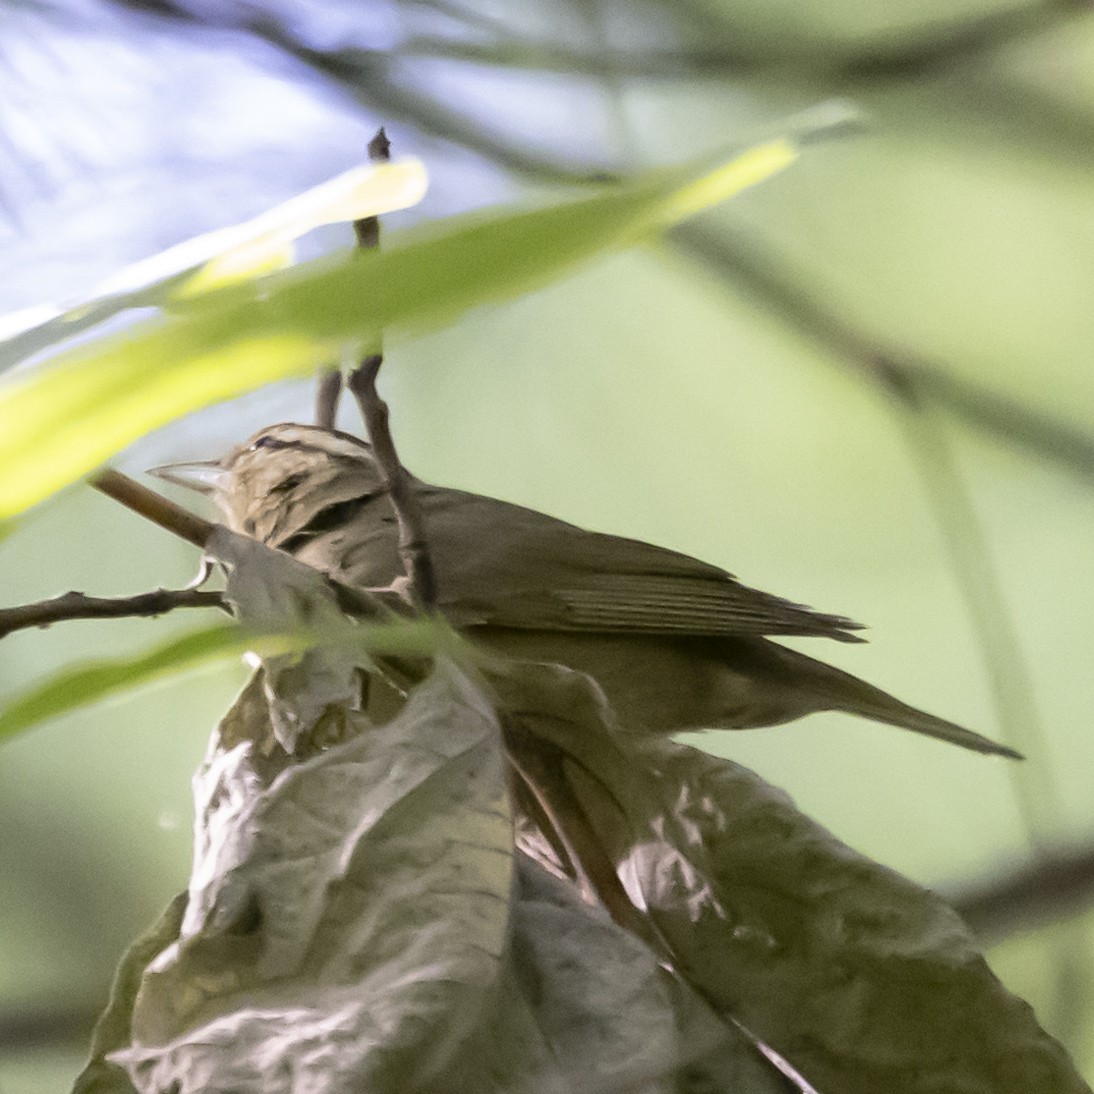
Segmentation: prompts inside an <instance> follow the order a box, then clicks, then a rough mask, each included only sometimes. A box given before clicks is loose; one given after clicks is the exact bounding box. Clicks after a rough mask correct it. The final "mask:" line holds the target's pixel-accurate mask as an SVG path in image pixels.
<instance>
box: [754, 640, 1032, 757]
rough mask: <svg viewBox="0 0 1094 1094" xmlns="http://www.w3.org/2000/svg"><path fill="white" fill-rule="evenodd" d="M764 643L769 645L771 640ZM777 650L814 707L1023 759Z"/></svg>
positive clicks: (870, 688)
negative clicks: (805, 683) (810, 698)
mask: <svg viewBox="0 0 1094 1094" xmlns="http://www.w3.org/2000/svg"><path fill="white" fill-rule="evenodd" d="M768 645H769V646H773V645H774V643H768ZM778 651H779V654H778V656H779V660H780V661H782V663H783V670H784V671H786V670H787V669H789V668H791V662H792V665H793V667H792V672H791V676H792V678H797V679H798V680H801V681H803V682H804V681H805V680H808V681H809V684H808V689H809V692H810V693H811V694H812V695H813V696H814V697H815V699H816V700H817V705H816V707H815V708H814V709H827V710H842V711H846V712H847V713H848V714H857V715H859V716H860V717H862V718H869V719H871V720H872V721H875V722H884V723H885V724H886V725H891V726H897V727H899V728H900V729H909V730H911V731H912V732H913V733H922V734H924V735H925V736H927V737H934V738H936V739H937V740H940V741H949V742H950V744H955V745H960V747H961V748H968V749H971V750H972V751H973V752H983V753H986V754H988V755H992V756H1007V757H1009V758H1010V759H1012V760H1023V759H1025V757H1024V756H1023V755H1022V754H1021V753H1020V752H1017V751H1015V750H1014V749H1013V748H1010V747H1008V746H1007V745H1003V744H999V743H998V742H997V741H993V740H991V739H990V738H989V737H984V736H982V735H981V734H979V733H974V732H973V731H972V730H971V729H966V728H965V727H964V726H959V725H957V723H956V722H948V721H946V719H945V718H936V717H935V716H934V715H933V714H928V713H927V712H926V711H925V710H919V709H918V708H917V707H913V706H909V705H908V704H907V703H902V702H901V701H900V700H899V699H897V698H895V697H894V696H892V695H890V694H889V693H888V692H886V691H882V690H881V688H876V687H874V685H873V684H868V683H866V681H865V680H860V679H859V678H858V677H857V676H852V675H851V674H850V673H849V672H843V671H841V670H840V669H836V668H833V667H832V666H831V665H826V664H824V662H822V661H815V660H813V658H811V657H806V656H805V654H801V653H797V652H796V651H793V650H789V649H787V648H786V647H785V646H779V647H778Z"/></svg>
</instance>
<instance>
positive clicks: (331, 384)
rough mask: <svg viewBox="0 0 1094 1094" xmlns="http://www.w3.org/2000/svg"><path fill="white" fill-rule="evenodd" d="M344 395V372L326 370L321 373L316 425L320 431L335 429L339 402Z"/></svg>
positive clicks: (316, 396) (316, 407) (317, 396)
mask: <svg viewBox="0 0 1094 1094" xmlns="http://www.w3.org/2000/svg"><path fill="white" fill-rule="evenodd" d="M341 395H342V370H341V369H340V368H331V369H325V370H323V371H322V372H320V373H319V389H318V391H316V393H315V424H316V425H317V426H319V428H320V429H333V428H334V423H335V419H336V418H337V417H338V400H339V398H340V397H341Z"/></svg>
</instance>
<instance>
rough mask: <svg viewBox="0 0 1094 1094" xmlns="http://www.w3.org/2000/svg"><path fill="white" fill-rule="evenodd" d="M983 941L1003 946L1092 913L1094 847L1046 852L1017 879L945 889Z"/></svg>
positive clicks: (1016, 875) (1014, 876) (1016, 874)
mask: <svg viewBox="0 0 1094 1094" xmlns="http://www.w3.org/2000/svg"><path fill="white" fill-rule="evenodd" d="M941 892H942V893H943V894H944V895H945V897H946V899H947V900H948V901H949V903H950V904H951V905H952V906H953V907H954V908H955V909H956V910H957V912H958V914H959V915H960V916H961V918H962V919H964V921H965V922H966V923H967V924H968V925H969V926H970V927H971V928H972V930H973V931H975V932H976V934H977V936H978V937H979V938H980V939H981V941H983V942H986V943H990V942H999V941H1002V940H1003V939H1005V938H1009V937H1011V936H1012V935H1015V934H1018V933H1019V932H1021V931H1025V930H1029V929H1031V928H1033V927H1037V926H1041V925H1044V924H1046V923H1051V922H1058V921H1059V920H1062V919H1066V918H1068V917H1070V916H1075V915H1079V914H1080V913H1082V912H1085V911H1087V910H1089V908H1090V905H1091V902H1092V901H1094V847H1083V848H1080V849H1078V850H1074V851H1064V850H1052V851H1050V852H1044V853H1042V855H1041V856H1040V857H1039V858H1038V859H1037V860H1036V861H1034V862H1032V863H1030V864H1028V865H1023V866H1020V867H1019V868H1018V869H1016V870H1014V871H1013V872H1012V873H1009V874H1005V875H1004V876H1002V877H998V878H994V879H992V880H990V881H986V882H983V883H982V884H980V885H970V884H968V883H964V884H962V885H960V886H958V885H952V886H947V887H945V888H942V889H941Z"/></svg>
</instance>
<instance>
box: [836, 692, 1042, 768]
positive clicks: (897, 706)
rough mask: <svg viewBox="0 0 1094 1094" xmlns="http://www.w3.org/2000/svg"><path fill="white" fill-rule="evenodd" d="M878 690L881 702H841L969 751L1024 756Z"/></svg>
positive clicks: (866, 715)
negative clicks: (884, 700)
mask: <svg viewBox="0 0 1094 1094" xmlns="http://www.w3.org/2000/svg"><path fill="white" fill-rule="evenodd" d="M880 694H881V695H883V696H885V699H886V700H887V702H885V703H884V704H870V705H866V704H854V705H848V706H845V707H844V708H843V709H844V710H846V711H848V712H849V713H851V714H859V715H861V716H862V717H864V718H872V719H873V720H874V721H875V722H885V723H886V724H887V725H891V726H899V727H900V728H901V729H910V730H911V731H912V732H913V733H922V734H924V735H926V736H927V737H935V738H937V739H938V740H940V741H949V742H950V743H951V744H955V745H960V746H961V747H962V748H968V749H971V750H972V751H973V752H983V753H986V754H988V755H990V756H1007V757H1009V758H1010V759H1012V760H1024V759H1025V757H1024V756H1023V755H1022V753H1021V752H1017V751H1015V750H1014V749H1013V748H1009V747H1008V746H1007V745H1002V744H999V743H998V741H993V740H991V739H990V738H989V737H984V736H983V735H981V734H979V733H974V732H973V731H972V730H971V729H966V728H965V727H964V726H959V725H958V724H957V723H956V722H948V721H946V719H945V718H936V717H935V716H934V715H933V714H928V713H927V712H926V711H925V710H917V709H916V708H915V707H911V706H908V705H907V704H906V703H902V702H900V700H899V699H894V698H893V697H892V696H891V695H887V694H886V693H885V692H881V693H880Z"/></svg>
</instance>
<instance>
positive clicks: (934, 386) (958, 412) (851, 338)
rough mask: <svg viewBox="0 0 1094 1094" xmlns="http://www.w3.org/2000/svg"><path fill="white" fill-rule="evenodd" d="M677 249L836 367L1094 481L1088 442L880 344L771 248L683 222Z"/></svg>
mask: <svg viewBox="0 0 1094 1094" xmlns="http://www.w3.org/2000/svg"><path fill="white" fill-rule="evenodd" d="M668 239H669V242H670V243H672V245H673V247H674V249H675V250H677V251H679V253H680V254H682V255H684V256H685V257H686V258H687V259H689V260H690V261H692V262H695V263H696V264H698V265H700V266H702V267H704V268H706V269H707V270H708V271H709V272H710V273H712V274H714V276H716V277H717V278H718V279H719V280H721V281H722V282H724V283H726V284H731V285H733V286H735V287H736V288H738V289H740V290H742V291H743V292H744V293H746V294H747V295H748V296H750V297H752V298H753V299H755V300H757V301H758V302H760V303H761V304H763V305H764V307H765V308H767V309H770V310H771V311H773V312H774V313H775V314H776V315H778V317H779V319H780V320H782V321H783V322H784V323H787V324H788V325H790V326H791V327H793V328H794V329H795V330H797V331H799V332H800V333H801V334H803V335H804V336H805V337H806V338H808V339H809V340H810V341H811V342H814V343H816V344H818V345H820V346H823V347H824V348H825V349H827V350H829V351H830V352H832V353H833V354H835V356H836V358H837V360H838V361H839V363H840V365H842V366H844V367H847V368H850V369H852V370H854V371H856V372H858V373H859V374H860V375H862V376H863V377H864V378H866V379H868V380H870V381H873V382H878V381H880V382H881V383H882V384H883V386H888V384H889V381H890V378H891V377H896V378H897V379H899V381H900V382H901V383H903V384H905V385H908V386H911V387H914V389H915V391H916V392H917V394H919V395H920V396H921V397H923V398H925V399H929V400H930V401H931V402H932V403H934V404H937V405H938V406H941V407H944V408H945V409H946V410H947V411H948V412H950V413H952V414H954V415H955V416H957V417H958V418H960V419H961V420H962V421H964V422H967V423H968V424H969V425H972V426H974V427H975V428H977V429H980V430H983V431H984V432H987V433H989V434H990V435H991V436H993V437H995V438H997V439H999V440H1001V441H1003V442H1004V443H1006V444H1009V445H1013V446H1018V447H1021V448H1025V449H1027V450H1029V451H1031V452H1034V453H1036V454H1037V455H1039V456H1043V457H1045V458H1046V459H1050V460H1052V461H1054V462H1055V463H1058V464H1060V465H1061V466H1063V467H1065V468H1067V469H1068V470H1070V471H1072V472H1074V473H1076V474H1078V475H1080V476H1081V477H1082V478H1084V479H1086V480H1089V479H1091V478H1094V436H1091V435H1090V434H1089V433H1088V432H1084V431H1082V430H1079V429H1076V428H1074V427H1071V426H1069V425H1066V424H1064V423H1062V422H1059V421H1056V420H1054V419H1052V418H1050V417H1048V416H1047V415H1044V414H1040V413H1038V412H1037V411H1035V410H1031V409H1030V408H1029V407H1026V406H1023V405H1022V404H1021V403H1019V402H1018V401H1017V400H1014V399H1009V398H1007V397H1006V396H1005V395H1002V394H1000V393H999V392H997V391H993V390H991V389H990V388H985V387H983V386H982V385H980V384H976V383H972V382H970V381H968V380H963V379H961V378H960V377H958V376H957V374H956V373H955V372H954V370H953V369H952V368H946V367H944V366H939V365H937V364H934V363H932V362H929V361H923V360H920V359H918V358H916V357H913V356H912V355H910V354H907V353H904V352H901V350H900V349H898V348H896V347H893V346H887V345H882V344H880V343H878V342H877V340H876V339H874V338H872V337H871V336H870V335H868V334H866V333H864V332H863V331H860V330H859V329H857V328H856V327H855V326H854V324H853V323H851V322H849V321H847V320H845V319H844V318H842V317H841V316H840V315H838V314H837V313H836V311H835V309H834V308H832V306H831V305H830V304H828V303H827V302H826V301H825V300H824V299H823V298H822V297H821V296H820V295H819V294H816V293H813V292H810V290H809V289H808V288H806V287H805V285H804V279H803V278H801V277H799V276H798V274H797V271H795V270H794V269H793V268H791V267H790V266H789V264H787V263H785V262H783V261H781V260H780V257H779V255H778V254H776V253H775V252H774V251H773V250H772V249H770V248H768V247H765V246H763V245H762V244H761V243H760V241H758V240H757V239H755V238H754V237H752V236H749V235H745V234H744V233H743V232H734V231H720V232H718V233H715V232H712V231H711V230H710V229H709V228H707V227H704V226H703V225H702V224H697V223H686V224H681V225H679V226H677V227H676V228H674V229H672V231H671V232H670V233H669V235H668Z"/></svg>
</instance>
